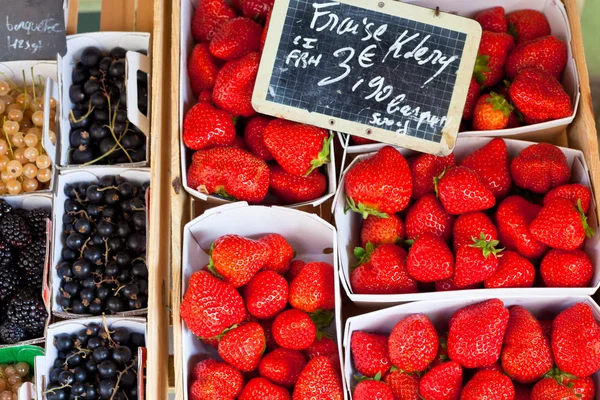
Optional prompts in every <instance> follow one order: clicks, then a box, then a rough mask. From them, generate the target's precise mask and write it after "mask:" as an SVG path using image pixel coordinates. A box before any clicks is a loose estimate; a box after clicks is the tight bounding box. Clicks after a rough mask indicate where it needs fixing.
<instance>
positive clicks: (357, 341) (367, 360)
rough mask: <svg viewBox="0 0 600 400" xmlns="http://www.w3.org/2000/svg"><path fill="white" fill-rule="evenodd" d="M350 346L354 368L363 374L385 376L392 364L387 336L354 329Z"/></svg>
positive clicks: (370, 376)
mask: <svg viewBox="0 0 600 400" xmlns="http://www.w3.org/2000/svg"><path fill="white" fill-rule="evenodd" d="M350 348H351V350H352V361H353V362H354V368H355V369H356V371H358V373H359V374H361V375H363V376H366V377H369V378H372V377H374V376H376V375H378V374H379V376H385V374H387V373H388V371H389V370H390V368H391V366H392V363H391V362H390V358H389V356H388V338H387V336H384V335H378V334H375V333H367V332H362V331H354V332H352V338H351V339H350Z"/></svg>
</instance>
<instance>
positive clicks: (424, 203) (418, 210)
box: [405, 193, 454, 240]
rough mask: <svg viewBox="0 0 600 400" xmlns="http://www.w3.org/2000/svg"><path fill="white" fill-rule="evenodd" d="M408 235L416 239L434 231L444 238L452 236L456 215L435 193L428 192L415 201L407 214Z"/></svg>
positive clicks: (447, 238)
mask: <svg viewBox="0 0 600 400" xmlns="http://www.w3.org/2000/svg"><path fill="white" fill-rule="evenodd" d="M405 223H406V237H407V238H409V239H416V238H417V237H419V235H422V234H424V233H432V234H434V235H436V236H439V237H441V238H442V239H444V240H449V239H450V237H451V236H452V225H453V224H454V216H452V215H450V214H448V213H447V212H446V210H445V209H444V207H443V206H442V203H440V201H439V200H438V199H437V198H436V197H435V194H433V193H431V194H426V195H425V196H423V197H421V198H420V199H419V200H417V201H416V202H415V204H413V205H412V206H411V207H410V208H409V209H408V213H407V214H406V220H405Z"/></svg>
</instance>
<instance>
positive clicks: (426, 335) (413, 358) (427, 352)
mask: <svg viewBox="0 0 600 400" xmlns="http://www.w3.org/2000/svg"><path fill="white" fill-rule="evenodd" d="M438 344H439V341H438V334H437V332H436V330H435V327H434V326H433V324H432V323H431V321H430V320H429V318H427V316H425V315H424V314H413V315H410V316H408V317H406V318H404V319H402V320H400V321H399V322H398V323H396V325H394V328H393V329H392V333H390V337H389V338H388V354H389V356H390V361H391V362H392V364H394V366H396V367H398V368H400V369H401V370H403V371H406V372H422V371H425V369H426V368H427V366H428V365H429V364H431V362H432V361H433V359H434V358H435V356H436V354H437V350H438Z"/></svg>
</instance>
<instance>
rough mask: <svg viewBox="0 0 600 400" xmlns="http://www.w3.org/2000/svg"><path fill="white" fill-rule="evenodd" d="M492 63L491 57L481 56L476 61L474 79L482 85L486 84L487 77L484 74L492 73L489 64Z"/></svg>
mask: <svg viewBox="0 0 600 400" xmlns="http://www.w3.org/2000/svg"><path fill="white" fill-rule="evenodd" d="M489 62H490V56H488V55H484V54H480V55H478V56H477V61H475V68H474V69H473V77H474V78H475V80H476V81H477V83H479V84H480V85H483V84H484V83H485V75H484V74H483V73H484V72H490V67H488V63H489Z"/></svg>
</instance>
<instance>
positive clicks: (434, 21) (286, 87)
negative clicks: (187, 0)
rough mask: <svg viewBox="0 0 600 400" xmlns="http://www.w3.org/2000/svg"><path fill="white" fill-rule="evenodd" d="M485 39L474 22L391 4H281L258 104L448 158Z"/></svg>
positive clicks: (343, 0) (305, 0) (291, 0)
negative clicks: (476, 61)
mask: <svg viewBox="0 0 600 400" xmlns="http://www.w3.org/2000/svg"><path fill="white" fill-rule="evenodd" d="M480 39H481V26H480V25H479V24H478V23H477V22H476V21H474V20H471V19H467V18H464V17H459V16H456V15H452V14H448V13H441V12H439V10H432V9H428V8H423V7H418V6H414V5H410V4H404V3H401V2H399V1H394V0H380V1H373V2H365V1H361V0H337V1H331V0H277V1H276V2H275V5H274V8H273V12H272V16H271V22H270V25H269V29H268V34H267V39H266V42H265V46H264V50H263V54H262V59H261V63H260V67H259V70H258V77H257V80H256V85H255V88H254V92H253V96H252V105H253V107H254V108H255V110H256V111H258V112H259V113H263V114H268V115H272V116H276V117H280V118H284V119H288V120H292V121H297V122H302V123H307V124H311V125H316V126H320V127H323V128H328V129H332V130H337V131H340V132H344V133H349V134H351V135H357V136H361V137H365V138H369V139H373V140H377V141H380V142H385V143H390V144H394V145H398V146H402V147H407V148H411V149H414V150H418V151H422V152H427V153H432V154H439V155H447V154H449V153H450V152H452V149H453V148H454V142H455V140H456V136H457V134H458V130H459V125H460V121H461V118H462V110H463V107H464V103H465V100H466V96H467V91H468V87H469V83H470V80H471V76H472V72H473V67H474V64H475V60H476V57H477V50H478V47H479V41H480Z"/></svg>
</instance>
